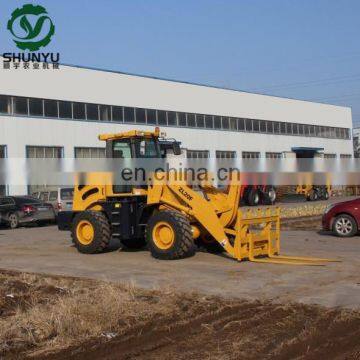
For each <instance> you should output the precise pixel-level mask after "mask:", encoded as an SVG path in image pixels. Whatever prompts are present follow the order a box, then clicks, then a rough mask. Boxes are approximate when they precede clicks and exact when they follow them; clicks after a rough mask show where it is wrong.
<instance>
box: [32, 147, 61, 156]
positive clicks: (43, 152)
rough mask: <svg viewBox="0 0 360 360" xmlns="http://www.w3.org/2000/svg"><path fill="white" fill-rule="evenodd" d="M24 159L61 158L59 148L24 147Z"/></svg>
mask: <svg viewBox="0 0 360 360" xmlns="http://www.w3.org/2000/svg"><path fill="white" fill-rule="evenodd" d="M26 157H27V158H30V159H31V158H37V159H59V158H62V157H63V148H62V147H60V146H26Z"/></svg>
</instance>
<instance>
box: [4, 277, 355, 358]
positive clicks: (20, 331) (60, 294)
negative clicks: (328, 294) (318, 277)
mask: <svg viewBox="0 0 360 360" xmlns="http://www.w3.org/2000/svg"><path fill="white" fill-rule="evenodd" d="M0 325H1V326H0V344H1V345H0V357H1V358H6V359H20V358H21V359H23V358H33V359H54V360H55V359H57V360H60V359H61V360H62V359H89V358H91V359H240V358H241V359H259V358H261V359H270V358H271V359H290V358H299V359H300V358H301V359H320V358H326V359H345V358H346V359H358V358H359V355H360V342H359V338H360V313H359V312H358V311H349V310H344V309H326V308H323V307H319V306H314V305H301V304H294V303H283V304H274V303H271V302H269V301H246V300H237V299H224V298H220V297H213V296H204V295H199V294H196V293H187V294H185V293H181V292H174V291H172V290H170V289H160V290H155V291H154V290H152V291H151V290H143V289H138V288H135V287H132V286H127V287H126V286H121V285H111V284H107V283H104V282H97V281H93V280H86V279H75V278H67V277H59V276H42V275H34V274H26V273H18V272H10V271H1V272H0Z"/></svg>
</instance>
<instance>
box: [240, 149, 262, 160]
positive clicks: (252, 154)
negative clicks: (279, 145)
mask: <svg viewBox="0 0 360 360" xmlns="http://www.w3.org/2000/svg"><path fill="white" fill-rule="evenodd" d="M242 158H243V159H260V153H259V152H257V151H243V152H242Z"/></svg>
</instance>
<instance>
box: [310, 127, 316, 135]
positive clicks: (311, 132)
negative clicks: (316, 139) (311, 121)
mask: <svg viewBox="0 0 360 360" xmlns="http://www.w3.org/2000/svg"><path fill="white" fill-rule="evenodd" d="M309 131H310V135H311V136H315V135H316V133H315V125H309Z"/></svg>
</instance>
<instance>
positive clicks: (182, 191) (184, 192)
mask: <svg viewBox="0 0 360 360" xmlns="http://www.w3.org/2000/svg"><path fill="white" fill-rule="evenodd" d="M179 193H181V194H182V195H183V196H185V197H186V198H187V199H188V200H189V201H191V200H192V199H193V197H192V196H191V195H190V194H189V193H188V192H186V190H184V189H183V188H182V187H181V188H180V189H179Z"/></svg>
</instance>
